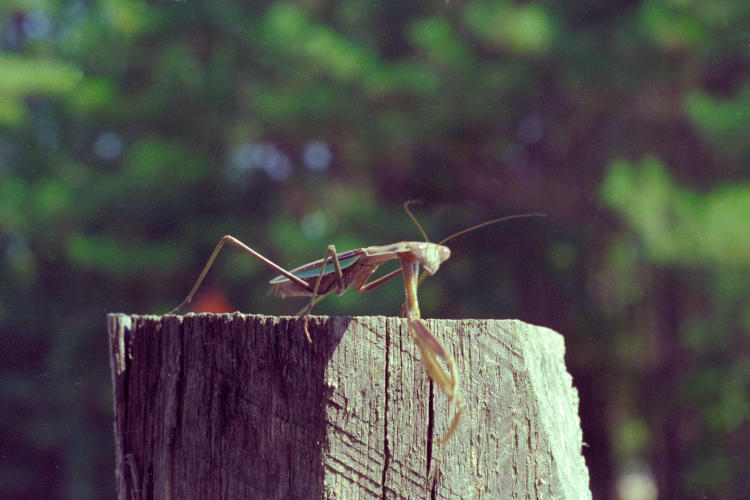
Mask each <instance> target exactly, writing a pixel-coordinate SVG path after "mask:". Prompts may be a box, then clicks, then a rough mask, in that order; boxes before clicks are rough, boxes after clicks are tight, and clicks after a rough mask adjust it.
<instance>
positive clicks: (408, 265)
mask: <svg viewBox="0 0 750 500" xmlns="http://www.w3.org/2000/svg"><path fill="white" fill-rule="evenodd" d="M400 260H401V269H402V271H403V273H404V291H405V293H406V301H405V302H404V308H405V311H406V317H407V321H408V322H409V333H410V334H411V336H412V338H413V339H414V342H416V344H417V347H419V351H420V353H421V354H422V364H423V365H424V367H425V370H426V371H427V375H428V376H429V377H430V378H431V379H432V380H433V381H435V383H437V384H438V385H439V386H440V389H441V390H442V391H443V393H444V394H445V396H446V397H447V398H448V401H449V402H450V405H451V407H455V408H456V410H455V414H454V416H453V420H452V421H451V425H450V427H449V429H448V432H447V433H446V435H445V436H444V437H443V438H442V439H439V440H438V442H439V443H445V442H446V441H447V440H448V439H449V438H450V437H451V436H452V435H453V433H454V432H455V431H456V428H457V427H458V422H459V420H460V419H461V414H462V413H463V411H464V408H465V406H464V404H463V400H462V399H461V395H460V392H459V380H458V370H457V369H456V362H455V361H454V360H453V356H451V355H450V354H449V353H448V351H446V350H445V348H443V346H442V344H440V342H439V341H438V340H437V339H436V338H435V336H434V335H432V332H430V329H429V328H427V323H425V321H424V320H423V319H422V318H421V317H420V312H419V301H418V299H417V287H418V286H419V263H418V262H417V261H416V260H414V259H413V258H412V257H410V256H402V257H400ZM438 357H439V358H442V359H443V360H444V361H445V363H446V364H447V365H448V370H449V371H448V372H446V371H445V369H444V368H443V366H442V365H441V364H440V362H439V361H438V359H437V358H438Z"/></svg>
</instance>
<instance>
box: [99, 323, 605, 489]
mask: <svg viewBox="0 0 750 500" xmlns="http://www.w3.org/2000/svg"><path fill="white" fill-rule="evenodd" d="M107 320H108V321H107V323H108V329H109V340H110V356H111V365H112V377H113V383H114V398H115V441H116V457H117V463H116V481H117V491H118V495H119V498H120V499H122V500H126V499H127V500H131V499H148V498H154V499H157V500H158V499H201V500H207V499H246V498H280V499H281V498H284V499H286V498H299V499H313V498H336V499H360V498H361V499H369V498H389V499H390V498H409V499H413V498H446V499H454V498H487V499H498V498H533V499H551V498H559V499H571V500H581V499H586V498H590V496H591V495H590V493H589V490H588V471H587V469H586V466H585V463H584V460H583V457H582V455H581V446H582V441H581V430H580V425H579V419H578V414H577V409H578V396H577V392H576V390H575V389H574V388H573V386H572V381H571V377H570V376H569V375H568V373H567V372H566V370H565V366H564V362H563V355H564V344H563V339H562V337H561V336H560V335H559V334H557V333H555V332H553V331H551V330H548V329H545V328H540V327H535V326H531V325H528V324H525V323H522V322H519V321H511V320H507V321H506V320H455V321H454V320H428V325H429V326H430V328H432V330H433V333H434V334H435V336H436V337H437V338H439V339H441V340H442V341H443V343H444V345H445V346H446V347H448V348H449V349H450V351H451V352H452V353H453V355H454V357H455V359H456V362H457V364H458V368H459V372H460V374H461V377H462V378H461V381H462V389H463V395H464V399H465V401H466V403H467V410H466V412H465V413H464V417H463V420H462V421H461V424H460V426H459V428H458V431H457V432H456V434H455V435H454V436H453V438H452V439H451V440H450V441H449V442H448V443H447V445H445V446H439V445H438V444H436V443H434V439H435V438H439V437H441V436H442V434H443V433H444V432H445V430H446V429H447V427H448V423H449V419H450V416H451V415H450V414H449V413H448V407H447V404H446V400H445V397H444V396H443V394H442V393H440V391H439V390H438V389H437V387H436V388H435V389H434V390H432V389H431V387H430V385H431V384H430V382H429V380H428V379H427V377H426V375H425V372H424V370H423V369H422V365H421V362H420V360H419V353H418V351H417V348H416V346H415V345H414V343H413V341H412V340H411V337H410V336H409V332H408V330H407V324H406V321H405V320H404V319H401V318H386V317H354V318H352V317H331V318H327V317H312V319H311V325H310V326H311V334H312V337H313V339H314V343H313V344H309V343H308V342H307V341H306V340H305V336H304V333H303V332H302V323H301V320H300V319H299V318H296V317H268V316H258V315H244V314H239V313H234V314H222V315H212V314H200V315H193V314H189V315H187V316H164V317H158V316H130V315H124V314H110V315H109V316H108V318H107Z"/></svg>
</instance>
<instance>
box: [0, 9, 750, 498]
mask: <svg viewBox="0 0 750 500" xmlns="http://www.w3.org/2000/svg"><path fill="white" fill-rule="evenodd" d="M749 23H750V3H747V2H737V1H735V0H716V1H713V2H702V1H698V0H662V1H657V0H640V1H635V0H631V1H618V2H603V1H598V2H597V1H594V0H583V1H579V2H552V1H515V2H514V1H509V0H477V1H466V2H464V1H449V2H444V1H434V2H398V1H392V0H391V1H376V2H374V1H362V0H344V1H341V2H329V1H324V0H307V1H303V2H281V1H277V2H270V3H267V2H230V1H217V2H197V1H193V0H186V1H182V2H166V1H164V2H143V1H139V0H92V1H75V2H63V1H59V0H37V1H28V2H26V1H18V0H10V1H9V2H5V3H3V4H2V6H0V47H1V48H2V52H0V280H1V281H2V286H0V370H1V373H0V380H1V382H0V408H2V411H0V422H1V423H2V426H1V427H0V450H2V451H0V496H2V497H3V498H71V499H86V498H112V496H113V494H114V475H113V468H114V456H113V446H112V443H113V440H112V436H111V428H112V426H111V422H112V408H111V395H110V380H109V375H108V361H107V359H108V358H107V343H106V335H105V327H104V317H105V314H106V313H107V312H114V311H124V312H132V313H163V312H165V311H167V310H169V309H171V308H172V307H174V306H175V305H176V304H177V303H178V302H179V301H180V300H181V299H182V298H183V296H184V293H186V292H187V290H188V289H189V287H190V285H191V283H192V280H193V279H194V278H195V275H196V274H197V272H198V270H199V268H200V266H201V265H202V264H203V262H204V260H205V259H206V257H207V256H208V254H209V253H210V251H211V249H212V247H213V245H215V244H216V242H217V241H218V239H219V238H220V237H221V235H223V234H226V233H229V234H233V235H235V236H237V237H238V238H240V239H242V240H243V241H245V242H247V243H248V244H250V245H251V246H253V247H254V248H256V249H257V250H259V251H261V252H262V253H264V254H265V255H268V256H269V257H271V258H272V259H274V260H276V261H277V262H279V263H281V264H282V265H288V266H294V265H298V264H302V263H304V262H306V261H309V260H313V259H315V258H320V257H322V256H323V253H324V251H325V248H326V245H327V244H329V243H335V244H336V245H337V248H338V249H340V250H344V249H349V248H355V247H358V246H366V245H372V244H384V243H389V242H393V241H398V240H401V239H418V238H419V235H418V233H417V231H416V230H415V228H414V227H413V225H412V224H411V222H410V221H409V220H408V219H407V218H406V217H405V215H404V213H403V211H402V210H401V203H402V202H403V201H405V200H407V199H411V198H421V199H423V200H425V205H424V206H422V207H419V208H418V215H419V217H420V219H421V220H422V221H423V223H424V225H425V227H426V228H427V231H428V233H429V234H430V235H431V237H432V238H433V239H439V238H440V237H442V236H444V235H447V234H450V233H451V232H453V231H455V230H458V229H461V228H463V227H465V226H468V225H471V224H473V223H476V222H479V221H482V220H484V219H488V218H491V217H497V216H501V215H507V214H512V213H518V212H529V211H534V212H536V211H541V212H546V213H548V214H549V215H550V218H549V219H547V220H534V219H526V220H521V221H514V222H509V223H507V224H503V225H497V226H492V227H490V228H487V229H483V230H481V231H478V232H476V233H473V234H471V235H467V236H466V237H463V238H461V239H459V240H456V241H455V242H453V243H452V244H451V247H452V249H453V257H452V259H451V260H450V261H449V262H448V263H447V265H446V266H445V267H444V268H443V269H441V271H440V273H438V275H436V277H435V278H432V279H430V280H428V281H427V282H426V283H425V286H424V287H423V289H422V292H421V293H422V295H421V298H422V302H423V314H424V315H425V316H427V317H448V318H450V317H498V318H503V317H517V318H520V319H523V320H525V321H529V322H532V323H537V324H542V325H545V326H549V327H551V328H554V329H556V330H558V331H560V332H561V333H563V334H564V335H565V337H566V344H567V349H568V354H567V363H568V366H569V369H570V370H571V372H572V373H573V376H574V382H575V384H576V386H577V387H578V388H579V391H580V394H581V418H582V423H583V428H584V441H586V443H587V446H586V447H585V448H584V453H585V455H586V459H587V463H588V465H589V468H590V472H591V487H592V490H593V491H594V495H595V498H616V497H617V495H618V494H623V495H624V494H625V493H627V492H626V491H625V490H624V489H623V488H624V487H625V486H624V485H627V484H629V483H628V482H627V481H625V480H624V478H627V477H633V476H632V474H633V473H640V474H641V477H651V478H653V481H654V482H655V484H656V486H657V487H658V491H659V494H660V496H661V497H663V498H706V497H707V498H741V497H742V496H743V494H745V493H746V492H747V491H748V490H749V489H750V465H748V464H750V446H748V444H750V422H749V421H748V414H749V413H750V396H749V395H750V356H748V354H750V352H749V351H750V334H749V332H750V307H749V306H750V287H748V285H747V284H748V278H750V273H749V268H750V224H749V223H748V219H749V216H750V181H749V180H748V179H749V178H750V140H748V131H749V130H750V32H749V31H748V29H747V26H748V25H750V24H749ZM238 253H239V252H236V251H233V250H227V251H226V253H223V254H222V255H221V257H220V259H219V260H218V263H217V265H216V267H215V268H214V269H213V271H212V273H211V275H210V279H209V281H210V283H208V285H207V289H213V290H215V291H216V290H220V291H221V292H222V293H223V294H225V295H226V297H227V299H228V300H229V301H230V302H231V304H232V305H233V307H234V308H237V309H240V310H242V311H245V312H262V313H268V314H291V313H293V312H294V311H295V310H296V309H297V308H298V307H299V305H300V304H299V303H297V302H292V301H287V302H283V301H278V300H276V299H274V298H272V297H267V296H266V295H265V287H266V281H267V280H268V279H269V278H270V277H271V275H272V273H269V271H268V270H267V269H265V268H263V267H262V266H261V265H260V264H259V263H258V262H255V261H253V260H252V259H249V258H246V257H245V256H243V255H238ZM401 294H402V291H401V288H400V285H399V284H397V283H395V282H394V283H393V284H391V285H389V286H387V287H384V288H383V289H378V290H377V291H374V292H372V293H369V294H366V295H358V294H355V293H351V292H350V293H349V294H347V295H345V296H343V297H341V298H339V299H328V300H326V301H323V302H322V303H321V304H320V305H319V306H318V308H317V310H318V312H319V313H321V314H350V315H351V314H397V313H398V311H399V307H400V304H401V300H402V295H401ZM468 418H470V416H469V417H468Z"/></svg>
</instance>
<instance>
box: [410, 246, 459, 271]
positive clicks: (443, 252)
mask: <svg viewBox="0 0 750 500" xmlns="http://www.w3.org/2000/svg"><path fill="white" fill-rule="evenodd" d="M412 255H414V258H415V259H417V260H418V261H419V263H420V264H422V267H424V270H425V271H427V272H428V273H429V274H435V273H436V272H437V270H438V269H440V264H442V263H443V262H445V261H446V260H448V258H449V257H450V256H451V251H450V249H449V248H448V247H446V246H443V245H438V244H437V243H429V242H425V243H419V244H418V245H415V246H414V247H412Z"/></svg>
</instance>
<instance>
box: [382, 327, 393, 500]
mask: <svg viewBox="0 0 750 500" xmlns="http://www.w3.org/2000/svg"><path fill="white" fill-rule="evenodd" d="M390 362H391V329H390V328H389V326H388V323H386V324H385V370H384V371H385V405H384V406H385V408H384V409H383V474H382V476H381V485H382V499H383V500H385V498H386V496H385V492H386V486H385V485H386V476H387V474H388V467H389V465H390V461H391V457H390V450H389V449H388V405H389V403H390V399H391V398H390V393H389V391H390V385H391V376H390Z"/></svg>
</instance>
